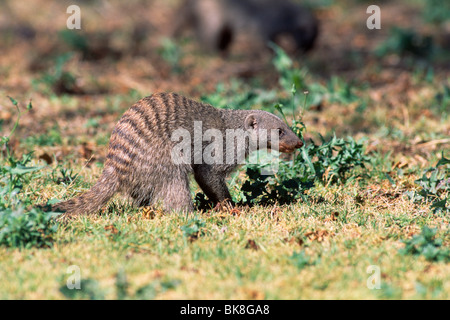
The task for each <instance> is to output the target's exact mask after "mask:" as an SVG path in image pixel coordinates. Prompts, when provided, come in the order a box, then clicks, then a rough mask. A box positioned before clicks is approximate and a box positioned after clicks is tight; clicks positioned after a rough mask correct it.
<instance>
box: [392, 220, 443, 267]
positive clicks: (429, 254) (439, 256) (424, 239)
mask: <svg viewBox="0 0 450 320" xmlns="http://www.w3.org/2000/svg"><path fill="white" fill-rule="evenodd" d="M436 233H437V230H436V229H434V228H429V227H427V226H425V227H423V228H422V232H421V234H419V235H415V236H414V237H412V239H409V240H405V241H403V243H404V244H405V247H404V248H402V249H400V250H399V253H400V254H402V255H407V254H412V255H423V256H424V257H425V259H427V260H428V261H443V262H449V261H450V250H449V248H448V247H443V246H442V244H443V240H442V239H439V238H438V239H436Z"/></svg>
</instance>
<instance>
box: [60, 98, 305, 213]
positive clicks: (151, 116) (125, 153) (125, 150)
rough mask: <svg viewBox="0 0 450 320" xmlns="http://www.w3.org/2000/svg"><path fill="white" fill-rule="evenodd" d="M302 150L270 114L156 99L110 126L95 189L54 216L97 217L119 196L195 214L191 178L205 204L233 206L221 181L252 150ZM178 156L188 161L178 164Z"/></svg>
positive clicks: (142, 103) (141, 103)
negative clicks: (108, 203) (204, 199)
mask: <svg viewBox="0 0 450 320" xmlns="http://www.w3.org/2000/svg"><path fill="white" fill-rule="evenodd" d="M180 130H181V132H184V133H185V134H187V136H189V137H195V136H196V135H197V136H198V133H200V139H193V140H191V139H187V140H186V141H188V143H186V141H184V143H181V142H180V139H178V138H180V137H175V138H174V136H175V135H176V133H180ZM211 133H214V134H213V135H211ZM230 136H231V139H230ZM211 137H212V138H211ZM181 138H182V137H181ZM261 141H262V142H266V143H261ZM302 145H303V143H302V141H301V140H300V139H299V138H298V137H297V136H296V135H295V133H294V132H293V131H292V130H291V129H290V128H289V127H288V126H287V125H286V124H285V123H284V122H283V121H282V120H281V119H280V118H279V117H277V116H275V115H273V114H272V113H269V112H266V111H261V110H225V109H216V108H214V107H213V106H211V105H209V104H205V103H201V102H197V101H194V100H191V99H188V98H186V97H183V96H181V95H178V94H175V93H157V94H153V95H151V96H149V97H146V98H143V99H141V100H140V101H138V102H136V103H135V104H134V105H132V106H131V108H130V109H128V111H126V112H125V113H124V114H123V116H122V117H121V119H120V120H119V122H118V123H117V124H116V126H115V127H114V130H113V132H112V134H111V138H110V141H109V146H108V154H107V157H106V161H105V164H104V170H103V172H102V174H101V176H100V177H99V179H98V181H97V182H96V183H95V185H94V186H93V187H92V188H91V189H90V190H89V191H88V192H86V193H84V194H82V195H81V196H79V197H77V198H74V199H70V200H67V201H63V202H60V203H58V204H56V205H54V206H52V210H54V211H63V212H66V213H67V214H72V215H77V214H91V213H95V212H96V211H98V210H99V209H101V208H102V207H103V206H104V205H105V204H106V203H107V202H108V200H109V199H110V198H111V197H112V196H113V195H114V194H115V193H117V192H121V193H123V194H125V195H127V196H129V197H131V198H132V199H133V202H134V203H135V204H136V205H138V206H150V205H161V206H162V208H163V209H164V210H165V211H166V212H172V211H176V212H188V211H193V210H194V206H193V202H192V198H191V192H190V188H189V175H191V174H193V175H194V178H195V180H196V182H197V183H198V185H199V187H200V188H201V189H202V190H203V192H204V193H205V194H206V196H207V197H208V198H209V199H210V200H212V201H213V202H216V203H217V202H222V201H224V200H228V201H230V202H231V195H230V192H229V190H228V188H227V185H226V183H225V178H226V177H227V176H228V175H229V174H230V173H231V172H232V171H233V170H234V169H235V168H236V167H238V166H239V165H240V164H242V163H245V158H246V157H247V156H248V155H249V153H250V152H251V151H253V150H259V149H276V148H277V146H278V147H279V148H278V149H279V151H281V152H293V151H294V150H295V149H296V148H300V147H301V146H302ZM252 146H253V147H252ZM255 146H256V147H255ZM255 148H256V149H255ZM174 150H175V151H174ZM174 155H175V158H174ZM218 155H222V157H218ZM183 156H184V158H182V157H183ZM180 157H181V160H185V161H178V160H180V159H177V158H180ZM224 159H225V160H226V161H223V160H224ZM208 160H211V161H208ZM216 160H217V161H216Z"/></svg>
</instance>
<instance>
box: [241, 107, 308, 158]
mask: <svg viewBox="0 0 450 320" xmlns="http://www.w3.org/2000/svg"><path fill="white" fill-rule="evenodd" d="M245 129H246V130H247V131H249V132H250V133H251V138H252V139H258V141H261V140H266V141H267V149H277V146H276V144H277V142H276V140H278V151H280V152H284V153H291V152H294V150H295V149H298V148H301V147H302V146H303V142H302V141H301V140H300V138H299V137H297V135H296V134H295V133H294V132H293V131H292V130H291V129H290V128H289V127H288V126H287V125H286V123H284V121H283V120H281V119H280V118H278V117H277V116H275V115H273V114H272V113H270V112H266V111H255V112H252V113H250V114H249V115H247V117H246V118H245ZM274 134H276V135H277V137H278V139H276V140H275V141H273V138H274Z"/></svg>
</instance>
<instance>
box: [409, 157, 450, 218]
mask: <svg viewBox="0 0 450 320" xmlns="http://www.w3.org/2000/svg"><path fill="white" fill-rule="evenodd" d="M415 183H416V184H417V185H418V186H419V190H418V191H408V192H406V195H407V196H408V197H409V199H410V200H412V201H414V202H416V203H421V202H426V203H429V204H431V209H432V210H433V212H434V213H437V212H444V213H448V212H450V159H446V158H445V157H444V154H443V153H442V159H441V160H439V161H438V163H437V164H436V166H435V167H431V168H428V169H426V170H425V172H424V174H423V175H422V177H421V178H419V179H417V180H416V181H415Z"/></svg>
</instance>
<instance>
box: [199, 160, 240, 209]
mask: <svg viewBox="0 0 450 320" xmlns="http://www.w3.org/2000/svg"><path fill="white" fill-rule="evenodd" d="M194 178H195V181H197V183H198V185H199V186H200V188H202V190H203V192H204V193H205V194H206V196H207V197H208V198H209V199H210V200H211V201H213V202H214V203H215V204H216V203H218V202H222V201H228V202H230V203H231V204H233V201H232V199H231V195H230V191H229V190H228V187H227V184H226V182H225V174H223V173H220V172H216V171H215V170H214V168H213V167H212V166H210V165H198V166H196V167H194Z"/></svg>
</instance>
